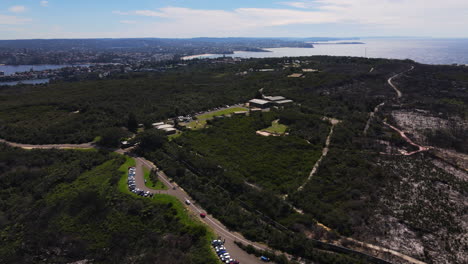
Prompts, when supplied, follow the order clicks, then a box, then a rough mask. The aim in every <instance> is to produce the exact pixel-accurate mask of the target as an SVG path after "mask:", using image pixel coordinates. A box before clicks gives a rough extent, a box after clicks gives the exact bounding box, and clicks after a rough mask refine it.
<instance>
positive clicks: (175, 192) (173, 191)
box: [135, 157, 269, 264]
mask: <svg viewBox="0 0 468 264" xmlns="http://www.w3.org/2000/svg"><path fill="white" fill-rule="evenodd" d="M135 160H136V177H135V184H136V186H137V188H138V189H140V190H144V191H148V192H150V193H153V194H168V195H172V196H174V197H176V198H177V199H178V200H179V201H180V202H181V203H182V204H184V205H185V207H186V208H187V209H188V211H189V212H190V213H191V214H192V215H194V216H195V217H198V218H199V219H200V221H202V222H204V223H205V224H206V225H208V226H209V227H210V228H211V229H212V230H213V231H214V232H215V233H216V234H217V235H218V236H220V237H221V238H222V239H224V240H225V243H224V244H225V246H226V249H227V251H228V252H229V254H230V255H231V257H232V258H234V259H236V260H238V261H239V262H240V263H242V264H244V263H246V264H247V263H257V264H261V263H263V262H261V261H260V260H259V259H258V258H257V257H255V256H254V255H249V254H247V253H246V252H245V251H244V250H242V249H241V248H239V247H238V246H237V245H236V244H235V243H234V241H237V242H241V243H242V244H244V245H251V246H253V247H255V248H256V249H259V250H269V248H268V247H267V246H265V245H261V244H258V243H254V242H252V241H249V240H247V239H246V238H244V237H243V236H242V235H241V234H239V233H236V232H232V231H230V230H229V229H228V228H227V227H226V226H224V225H223V224H222V223H221V222H219V221H218V220H216V219H215V218H214V217H212V216H211V215H209V214H207V216H206V217H205V218H201V217H200V216H199V215H200V213H207V212H206V211H205V210H203V209H202V208H201V207H200V206H199V205H198V204H197V203H195V201H194V200H193V199H192V198H191V197H190V196H189V195H188V194H187V193H186V192H185V191H184V189H182V188H181V187H179V186H177V184H175V183H173V182H171V181H170V180H169V178H168V177H167V175H166V174H165V173H164V172H163V171H160V170H158V177H159V179H160V180H161V181H162V182H163V183H164V184H165V185H166V186H167V187H168V188H169V189H168V190H153V189H151V188H148V187H147V186H146V185H145V180H144V174H143V173H144V172H143V167H146V168H148V169H157V167H156V166H155V165H154V164H153V163H152V162H150V161H148V160H146V159H144V158H141V157H135ZM186 200H189V201H190V202H191V204H190V205H187V204H185V201H186Z"/></svg>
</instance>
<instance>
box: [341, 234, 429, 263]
mask: <svg viewBox="0 0 468 264" xmlns="http://www.w3.org/2000/svg"><path fill="white" fill-rule="evenodd" d="M345 240H348V241H351V242H353V243H356V244H358V245H360V246H362V247H366V248H369V249H373V250H377V251H380V252H385V253H389V254H391V255H393V256H396V257H399V258H401V259H404V260H406V261H408V262H411V263H414V264H427V263H426V262H423V261H420V260H417V259H415V258H412V257H410V256H407V255H404V254H401V253H400V252H397V251H395V250H392V249H388V248H384V247H380V246H376V245H373V244H369V243H365V242H361V241H358V240H355V239H353V238H345Z"/></svg>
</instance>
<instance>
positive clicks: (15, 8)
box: [8, 5, 26, 13]
mask: <svg viewBox="0 0 468 264" xmlns="http://www.w3.org/2000/svg"><path fill="white" fill-rule="evenodd" d="M8 11H10V12H13V13H21V12H24V11H26V7H25V6H20V5H18V6H12V7H10V8H8Z"/></svg>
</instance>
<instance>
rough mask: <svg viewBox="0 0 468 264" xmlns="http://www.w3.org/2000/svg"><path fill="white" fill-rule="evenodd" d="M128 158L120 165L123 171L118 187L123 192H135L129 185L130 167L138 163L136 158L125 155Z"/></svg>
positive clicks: (120, 169)
mask: <svg viewBox="0 0 468 264" xmlns="http://www.w3.org/2000/svg"><path fill="white" fill-rule="evenodd" d="M124 157H125V158H126V159H127V160H126V161H125V163H123V164H122V166H120V168H119V171H120V172H122V177H121V178H120V180H119V183H118V188H119V191H120V192H122V193H127V194H133V193H132V192H131V191H130V190H129V189H128V186H127V177H128V167H134V166H135V165H136V163H135V160H134V159H133V158H130V157H128V156H124Z"/></svg>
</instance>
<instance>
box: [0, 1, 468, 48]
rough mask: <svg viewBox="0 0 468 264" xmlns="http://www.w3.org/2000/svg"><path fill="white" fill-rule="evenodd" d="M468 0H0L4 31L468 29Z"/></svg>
mask: <svg viewBox="0 0 468 264" xmlns="http://www.w3.org/2000/svg"><path fill="white" fill-rule="evenodd" d="M467 26H468V0H302V1H301V0H292V1H288V0H277V1H275V0H272V1H267V0H235V1H223V0H159V1H156V0H131V1H129V0H79V1H72V0H47V1H45V0H0V39H32V38H44V39H47V38H139V37H159V38H191V37H342V38H343V37H368V36H413V37H435V38H466V37H468V30H466V27H467Z"/></svg>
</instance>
